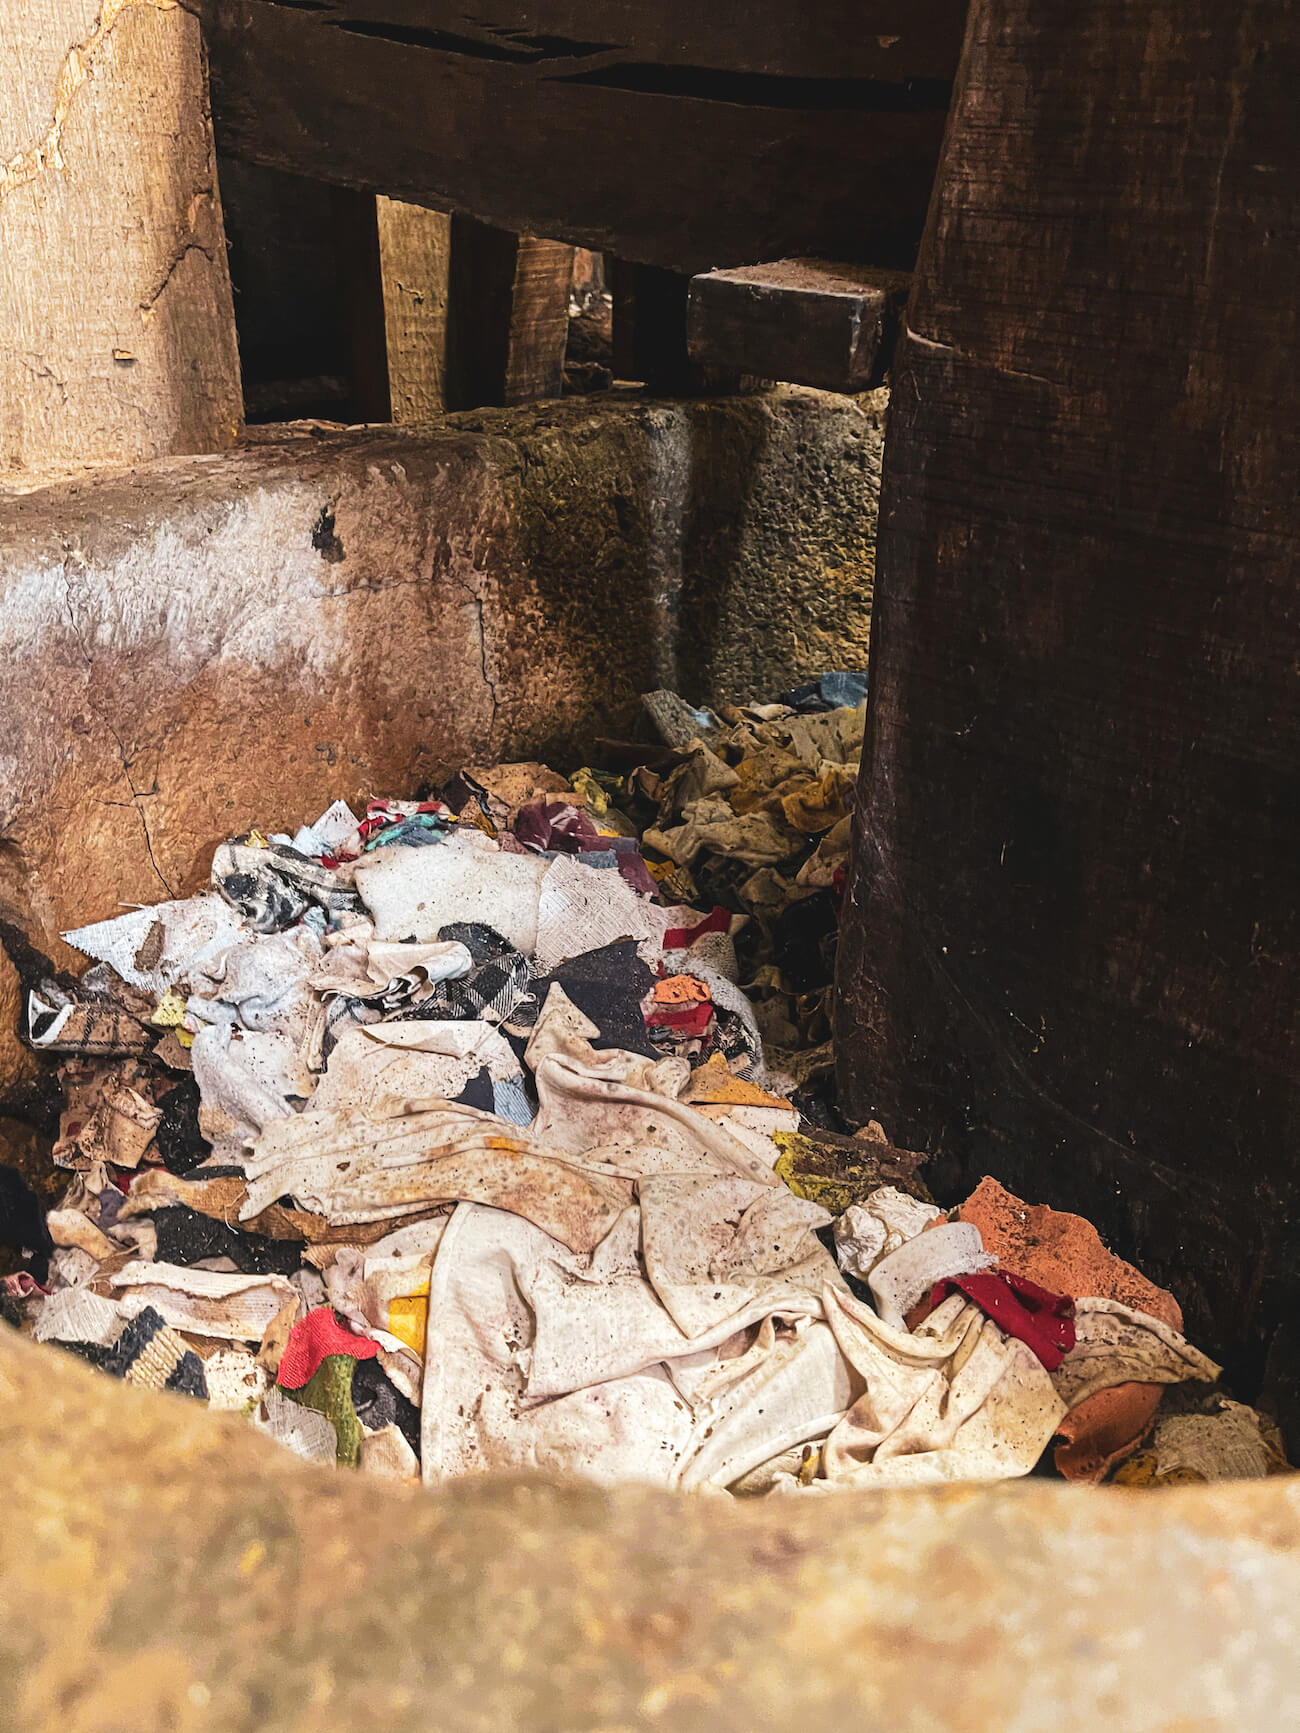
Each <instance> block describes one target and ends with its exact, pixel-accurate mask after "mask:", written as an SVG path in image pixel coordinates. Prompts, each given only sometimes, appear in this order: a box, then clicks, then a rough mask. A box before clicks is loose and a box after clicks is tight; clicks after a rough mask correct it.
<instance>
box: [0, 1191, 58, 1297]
mask: <svg viewBox="0 0 1300 1733" xmlns="http://www.w3.org/2000/svg"><path fill="white" fill-rule="evenodd" d="M0 1245H6V1246H8V1247H9V1248H10V1250H11V1251H15V1252H27V1253H29V1254H30V1256H29V1258H28V1269H29V1270H30V1271H31V1274H32V1275H33V1276H34V1277H35V1278H36V1280H37V1281H38V1282H44V1280H45V1278H46V1276H47V1275H48V1274H49V1269H50V1253H51V1252H52V1251H53V1250H54V1241H53V1240H52V1239H51V1238H50V1230H49V1228H48V1227H47V1226H46V1222H45V1206H44V1204H42V1202H41V1200H40V1198H38V1197H37V1195H36V1193H35V1192H34V1191H33V1190H32V1188H31V1186H29V1185H28V1183H27V1181H26V1180H25V1179H24V1178H23V1176H22V1174H21V1173H19V1171H18V1169H17V1168H16V1167H8V1166H6V1165H4V1164H3V1163H0Z"/></svg>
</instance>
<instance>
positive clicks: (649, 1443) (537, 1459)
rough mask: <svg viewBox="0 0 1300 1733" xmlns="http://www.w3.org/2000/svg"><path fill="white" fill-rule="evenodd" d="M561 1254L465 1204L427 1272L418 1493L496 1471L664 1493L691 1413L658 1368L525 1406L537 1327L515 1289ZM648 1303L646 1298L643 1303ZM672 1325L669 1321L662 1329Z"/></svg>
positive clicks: (526, 1229)
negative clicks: (633, 1484)
mask: <svg viewBox="0 0 1300 1733" xmlns="http://www.w3.org/2000/svg"><path fill="white" fill-rule="evenodd" d="M561 1252H562V1248H560V1247H558V1246H556V1245H555V1243H554V1242H553V1241H551V1240H549V1239H548V1237H547V1236H546V1235H545V1234H543V1233H541V1231H540V1230H539V1229H537V1228H534V1227H532V1226H531V1225H530V1224H529V1223H528V1222H525V1221H523V1220H522V1219H521V1218H519V1217H517V1216H511V1215H506V1214H503V1213H502V1212H501V1211H499V1210H492V1209H484V1208H482V1207H481V1206H479V1205H476V1204H462V1205H461V1206H460V1208H459V1209H457V1211H456V1213H455V1215H454V1216H453V1217H452V1221H451V1226H450V1227H449V1228H448V1229H447V1232H446V1234H445V1235H444V1237H443V1241H442V1244H441V1246H440V1247H439V1249H438V1256H437V1259H436V1261H435V1263H434V1266H433V1284H432V1287H431V1290H430V1296H429V1336H428V1342H427V1344H426V1349H425V1367H424V1386H423V1394H422V1402H421V1415H420V1426H421V1451H420V1455H421V1465H422V1474H423V1478H424V1480H425V1482H426V1484H431V1485H437V1484H438V1483H440V1482H441V1481H444V1480H449V1479H454V1478H456V1477H458V1476H460V1475H469V1474H486V1473H491V1472H494V1471H502V1472H510V1471H516V1472H526V1471H537V1472H541V1473H548V1472H549V1473H556V1474H581V1475H585V1476H587V1477H588V1478H590V1479H593V1480H597V1481H599V1482H602V1483H603V1484H605V1485H610V1486H612V1485H616V1484H618V1483H620V1482H622V1481H628V1480H632V1481H651V1482H654V1483H657V1484H658V1485H661V1486H663V1485H668V1484H670V1482H671V1478H672V1475H673V1474H674V1472H675V1470H676V1465H677V1462H678V1460H679V1458H680V1456H681V1454H682V1452H683V1450H684V1449H685V1448H686V1445H687V1443H688V1441H689V1438H690V1435H691V1429H692V1425H693V1418H692V1415H691V1411H690V1409H689V1407H688V1405H687V1404H686V1402H684V1401H683V1400H682V1398H681V1396H680V1395H679V1394H678V1392H677V1390H676V1388H675V1387H674V1385H673V1383H672V1381H671V1379H670V1378H669V1377H668V1375H667V1373H666V1372H665V1371H664V1369H663V1367H662V1366H656V1365H654V1364H651V1365H649V1366H648V1367H647V1368H646V1369H645V1370H644V1371H641V1372H638V1373H636V1374H634V1375H631V1376H627V1377H620V1378H617V1379H615V1380H613V1381H604V1382H601V1383H598V1384H584V1385H581V1386H580V1387H577V1388H571V1389H570V1390H569V1391H568V1392H567V1393H565V1394H562V1395H557V1396H556V1397H555V1398H554V1399H553V1400H550V1401H543V1402H538V1401H535V1400H530V1399H529V1397H528V1395H527V1393H526V1390H525V1374H524V1370H523V1363H524V1361H525V1359H526V1354H527V1350H528V1349H529V1348H530V1347H531V1346H532V1345H533V1339H534V1332H535V1329H536V1324H537V1322H538V1314H537V1312H536V1310H535V1305H536V1303H537V1302H536V1299H535V1298H534V1299H531V1300H530V1298H529V1297H528V1295H527V1294H526V1293H525V1291H524V1286H523V1285H521V1277H522V1279H523V1283H524V1284H527V1278H528V1274H529V1272H531V1271H532V1270H534V1269H535V1268H536V1267H537V1266H538V1265H539V1264H540V1262H541V1261H542V1260H544V1259H548V1258H550V1257H551V1256H553V1255H554V1254H557V1253H561ZM652 1298H653V1296H652ZM668 1321H669V1323H671V1320H668Z"/></svg>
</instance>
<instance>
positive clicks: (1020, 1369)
mask: <svg viewBox="0 0 1300 1733" xmlns="http://www.w3.org/2000/svg"><path fill="white" fill-rule="evenodd" d="M935 1231H936V1232H937V1231H938V1230H937V1229H936V1230H935ZM924 1237H926V1238H928V1237H929V1236H928V1235H926V1236H924ZM824 1300H825V1307H826V1317H827V1321H828V1323H829V1325H830V1327H831V1329H832V1330H833V1331H834V1334H835V1339H836V1341H837V1342H838V1343H839V1346H840V1349H841V1351H842V1353H843V1354H844V1356H845V1358H846V1359H847V1360H848V1362H849V1364H850V1365H851V1366H852V1367H853V1369H854V1371H855V1372H856V1373H857V1374H858V1376H859V1378H860V1379H861V1380H862V1382H863V1384H864V1385H865V1389H864V1391H863V1394H862V1395H861V1396H860V1397H859V1398H858V1399H857V1401H856V1402H855V1403H854V1404H853V1406H852V1408H851V1409H850V1410H849V1412H848V1413H847V1414H846V1415H845V1417H844V1419H843V1420H841V1421H840V1422H839V1423H838V1425H836V1426H835V1428H834V1429H833V1430H832V1431H831V1433H830V1435H829V1436H828V1438H827V1440H826V1444H825V1447H824V1450H823V1462H824V1467H825V1475H826V1479H827V1480H828V1481H830V1482H831V1483H837V1484H841V1485H846V1486H854V1487H857V1486H875V1485H890V1484H894V1485H897V1484H908V1485H922V1484H926V1483H930V1482H935V1481H944V1480H1001V1479H1005V1478H1008V1477H1013V1476H1016V1475H1022V1474H1027V1473H1028V1472H1029V1470H1030V1469H1031V1468H1032V1467H1033V1466H1034V1464H1035V1463H1036V1462H1037V1461H1038V1459H1039V1457H1040V1456H1041V1455H1042V1453H1043V1450H1044V1448H1045V1447H1046V1445H1047V1443H1048V1441H1049V1439H1050V1438H1051V1436H1052V1434H1053V1432H1054V1431H1055V1430H1056V1427H1057V1424H1058V1422H1059V1421H1060V1420H1061V1418H1062V1416H1063V1415H1064V1414H1065V1412H1066V1407H1065V1403H1064V1402H1062V1401H1061V1399H1060V1397H1059V1396H1058V1395H1057V1394H1056V1391H1055V1390H1054V1389H1053V1388H1052V1381H1051V1379H1050V1378H1049V1377H1048V1375H1047V1373H1046V1372H1045V1371H1044V1370H1043V1367H1042V1364H1041V1362H1040V1361H1039V1360H1038V1358H1037V1356H1036V1355H1035V1354H1034V1353H1033V1351H1032V1350H1031V1349H1029V1348H1027V1347H1026V1346H1025V1344H1024V1343H1023V1342H1019V1341H1017V1340H1015V1338H1013V1337H1012V1338H1009V1337H1006V1336H1004V1335H1003V1333H1002V1331H1001V1330H999V1329H998V1327H997V1325H996V1324H995V1323H994V1322H993V1321H992V1319H990V1318H986V1317H985V1316H984V1314H983V1313H982V1312H981V1311H980V1310H979V1308H978V1307H977V1306H975V1305H972V1304H971V1303H970V1302H969V1301H967V1300H966V1299H964V1298H963V1297H962V1296H961V1295H960V1294H953V1295H951V1296H950V1297H949V1298H948V1299H947V1300H945V1301H944V1302H943V1304H942V1305H941V1306H939V1307H938V1308H937V1309H936V1310H935V1311H934V1312H933V1313H932V1314H931V1316H930V1317H929V1318H927V1319H926V1321H925V1322H924V1323H923V1324H922V1325H921V1327H920V1329H919V1330H917V1331H916V1332H915V1333H909V1332H908V1331H906V1330H899V1329H894V1328H892V1327H891V1326H890V1325H888V1324H886V1323H884V1322H883V1321H882V1320H881V1319H880V1318H878V1317H877V1316H876V1314H875V1313H874V1312H873V1311H872V1310H871V1308H870V1307H869V1306H864V1305H862V1304H861V1302H859V1301H858V1300H855V1299H854V1298H853V1297H852V1295H851V1294H847V1293H844V1292H842V1291H840V1290H838V1289H835V1288H831V1287H829V1286H828V1287H827V1288H826V1290H825V1294H824Z"/></svg>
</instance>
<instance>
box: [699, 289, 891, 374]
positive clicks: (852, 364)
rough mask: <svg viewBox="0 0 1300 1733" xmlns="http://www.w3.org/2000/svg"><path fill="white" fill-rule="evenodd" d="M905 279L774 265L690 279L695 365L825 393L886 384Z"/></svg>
mask: <svg viewBox="0 0 1300 1733" xmlns="http://www.w3.org/2000/svg"><path fill="white" fill-rule="evenodd" d="M911 283H912V280H911V277H910V276H909V274H908V273H907V272H906V271H878V270H873V269H872V268H871V267H870V266H866V265H857V266H854V265H840V264H834V263H832V262H830V261H828V260H825V259H777V260H775V261H774V262H773V263H771V264H768V265H742V266H739V267H738V268H737V269H735V270H731V271H708V272H706V273H704V274H702V275H701V276H698V277H692V278H691V286H690V294H689V299H688V304H687V315H686V335H687V341H688V345H689V349H690V356H691V359H692V361H695V362H698V363H700V364H702V365H711V366H715V367H731V368H735V369H736V370H737V371H739V372H742V373H749V374H755V375H757V376H759V377H760V378H768V379H784V380H788V381H789V382H790V383H791V384H794V385H816V386H820V387H821V388H822V389H823V390H826V391H871V390H874V389H875V387H876V386H878V385H881V384H883V383H884V379H885V374H886V373H887V372H888V369H889V364H890V362H891V360H892V359H893V354H894V342H895V339H896V338H897V335H898V327H899V324H900V322H901V320H902V317H903V310H904V308H905V307H906V305H907V297H908V292H909V290H910V289H911Z"/></svg>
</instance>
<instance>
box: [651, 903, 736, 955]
mask: <svg viewBox="0 0 1300 1733" xmlns="http://www.w3.org/2000/svg"><path fill="white" fill-rule="evenodd" d="M731 920H732V916H731V910H730V909H724V908H722V907H721V905H715V907H714V910H713V913H712V914H710V915H705V917H704V919H703V920H702V921H700V922H699V923H698V925H696V926H694V927H669V928H668V931H667V932H666V933H665V934H664V950H665V951H689V950H690V948H691V946H692V945H693V944H695V942H696V940H697V939H702V938H703V937H704V936H705V934H706V933H729V932H730V931H731Z"/></svg>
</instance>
